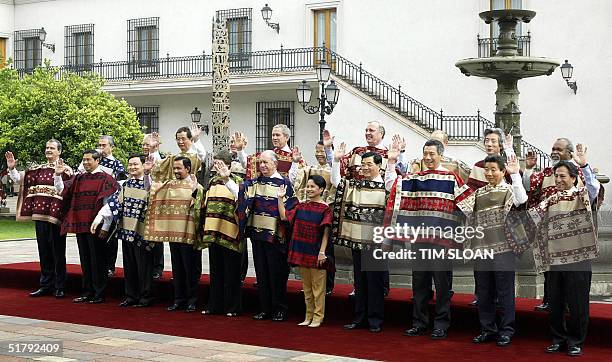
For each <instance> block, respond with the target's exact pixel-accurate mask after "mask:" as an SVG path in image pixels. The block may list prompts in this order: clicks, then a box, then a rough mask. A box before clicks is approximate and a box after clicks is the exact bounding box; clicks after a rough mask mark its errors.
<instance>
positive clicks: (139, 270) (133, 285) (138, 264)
mask: <svg viewBox="0 0 612 362" xmlns="http://www.w3.org/2000/svg"><path fill="white" fill-rule="evenodd" d="M121 250H123V274H124V276H125V279H124V282H125V298H126V299H127V300H128V301H130V302H136V303H140V304H150V303H151V285H152V284H153V273H152V270H153V253H152V252H151V251H148V250H146V249H145V248H143V247H139V246H138V245H136V244H135V243H130V242H128V241H123V242H122V243H121Z"/></svg>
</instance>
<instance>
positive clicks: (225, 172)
mask: <svg viewBox="0 0 612 362" xmlns="http://www.w3.org/2000/svg"><path fill="white" fill-rule="evenodd" d="M214 166H215V170H216V171H217V174H218V175H219V176H221V177H223V178H224V179H226V180H227V179H228V178H229V176H230V173H231V171H230V169H229V168H228V167H227V165H226V164H225V162H223V161H221V160H215V163H214Z"/></svg>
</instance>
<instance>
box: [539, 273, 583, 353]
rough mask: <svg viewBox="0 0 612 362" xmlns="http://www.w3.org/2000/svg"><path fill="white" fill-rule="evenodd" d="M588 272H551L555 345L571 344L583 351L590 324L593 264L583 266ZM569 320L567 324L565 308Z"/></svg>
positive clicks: (550, 292)
mask: <svg viewBox="0 0 612 362" xmlns="http://www.w3.org/2000/svg"><path fill="white" fill-rule="evenodd" d="M575 264H582V265H583V266H584V268H577V269H575V270H567V269H566V270H554V269H551V271H550V272H548V283H549V289H548V292H549V299H548V303H549V305H550V314H549V318H550V332H551V334H552V337H553V343H567V344H568V345H569V346H578V347H582V345H583V344H584V340H585V338H586V334H587V327H588V324H589V292H590V289H591V276H592V271H591V270H590V269H591V264H590V262H581V263H575ZM566 304H567V306H568V308H569V319H568V320H567V323H566V320H565V305H566Z"/></svg>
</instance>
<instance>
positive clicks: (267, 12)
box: [261, 4, 280, 33]
mask: <svg viewBox="0 0 612 362" xmlns="http://www.w3.org/2000/svg"><path fill="white" fill-rule="evenodd" d="M261 17H262V18H263V19H264V20H265V21H266V24H268V26H269V27H271V28H272V29H274V30H276V32H277V33H278V31H279V30H280V25H279V24H278V23H271V22H270V19H272V8H271V7H269V6H268V4H266V6H264V7H263V8H261Z"/></svg>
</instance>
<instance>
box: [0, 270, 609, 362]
mask: <svg viewBox="0 0 612 362" xmlns="http://www.w3.org/2000/svg"><path fill="white" fill-rule="evenodd" d="M78 275H79V267H78V266H76V265H70V266H69V280H70V281H71V284H70V285H69V286H68V291H69V293H70V295H69V297H73V296H76V295H77V293H78V290H79V289H78V283H79V277H78ZM164 278H165V279H164V280H162V281H160V282H158V283H156V288H157V293H158V295H166V296H171V286H170V283H169V280H168V278H169V275H165V276H164ZM207 282H208V279H207V277H206V276H204V277H203V278H202V286H203V287H202V288H201V289H202V296H203V298H205V294H206V292H207V290H206V289H207V288H206V285H207ZM251 282H252V281H251ZM251 282H249V283H247V284H248V285H249V287H245V292H244V298H245V309H246V310H247V311H248V312H249V313H248V314H245V315H244V316H242V317H239V318H236V319H230V318H227V317H224V316H206V317H205V316H202V315H201V314H199V313H197V314H196V313H194V314H186V313H183V312H173V313H171V312H167V311H165V307H166V305H167V303H168V301H167V300H160V301H159V302H158V303H157V304H155V305H154V306H153V307H151V308H144V309H136V308H129V309H128V310H126V309H123V308H120V307H118V306H117V303H118V302H119V300H120V295H121V294H120V292H121V287H122V282H121V279H120V278H113V279H112V281H111V283H110V286H109V293H108V296H109V300H108V302H107V303H105V304H101V305H80V304H73V303H71V302H70V299H69V298H66V299H64V300H57V299H55V298H52V297H44V298H29V297H27V292H29V291H30V290H33V289H35V288H36V287H37V284H38V264H37V263H22V264H11V265H0V314H6V315H14V316H20V317H27V318H36V319H45V320H54V321H62V322H68V323H78V324H89V325H96V326H102V327H108V328H120V329H129V330H138V331H144V332H151V333H162V334H169V335H177V336H184V337H192V338H203V339H212V340H220V341H226V342H234V343H243V344H252V345H261V346H266V347H274V348H283V349H292V350H301V351H308V352H314V353H324V354H336V355H342V356H349V357H356V358H368V359H378V360H396V361H400V360H406V359H408V358H410V359H412V358H415V359H424V360H433V359H436V360H451V359H452V360H455V361H480V360H482V361H485V360H486V361H490V360H493V359H497V360H510V359H512V360H514V359H517V358H520V359H527V360H531V359H533V360H536V359H537V360H538V361H547V360H558V359H560V358H566V357H565V355H560V354H559V355H554V356H551V355H548V354H546V353H544V352H543V349H544V347H546V346H547V345H548V343H549V338H548V326H547V315H546V314H545V313H536V312H532V311H531V309H532V308H533V306H534V305H535V304H537V301H536V300H530V299H518V300H517V324H518V325H517V336H516V337H515V338H514V339H513V343H512V345H511V346H509V347H507V348H499V347H497V346H495V345H494V344H487V345H474V344H472V343H471V338H472V337H473V336H474V335H475V334H477V332H478V324H477V316H476V310H475V309H474V308H471V307H468V306H467V305H466V304H467V303H468V302H469V301H470V300H471V296H469V295H455V296H454V297H453V322H452V326H451V329H450V331H449V332H450V335H449V338H448V339H446V340H443V341H432V340H430V339H429V337H428V336H423V337H416V338H409V337H404V336H402V332H403V330H404V329H405V328H406V327H407V326H408V325H409V318H408V317H409V315H410V310H411V308H410V303H409V302H408V301H409V300H410V292H409V291H408V290H404V289H394V290H392V292H391V295H390V296H389V298H388V299H387V301H386V305H385V307H386V311H385V314H386V316H387V320H386V322H385V326H384V329H383V332H382V333H380V334H372V333H369V332H368V331H367V330H357V331H344V330H343V329H342V324H343V323H346V322H348V321H350V319H351V312H352V304H351V303H350V302H349V301H348V299H347V298H346V294H348V292H350V289H351V288H350V286H347V285H339V286H337V288H336V289H335V291H334V295H335V296H332V297H331V298H328V303H327V304H328V305H327V312H326V320H325V324H324V325H323V326H322V327H321V328H318V329H310V328H305V327H298V326H297V325H296V324H297V323H298V322H300V321H301V320H302V318H303V315H302V312H303V297H302V295H301V294H299V293H298V291H299V285H300V283H299V282H290V286H289V290H290V310H291V311H292V315H291V318H290V320H289V321H288V322H285V323H275V322H270V321H264V322H257V321H254V320H252V319H251V318H250V313H251V312H254V311H255V307H256V306H255V305H253V303H256V290H255V289H254V288H252V287H250V283H251ZM202 300H203V301H205V300H206V299H202ZM128 311H129V313H128ZM610 330H612V306H610V305H604V304H598V303H595V304H592V305H591V324H590V326H589V338H588V341H587V344H586V347H585V355H584V358H586V360H589V361H608V360H610V356H612V349H610V344H611V343H612V341H611V340H610V338H609V337H608V336H609V333H610ZM568 358H569V357H568Z"/></svg>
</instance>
